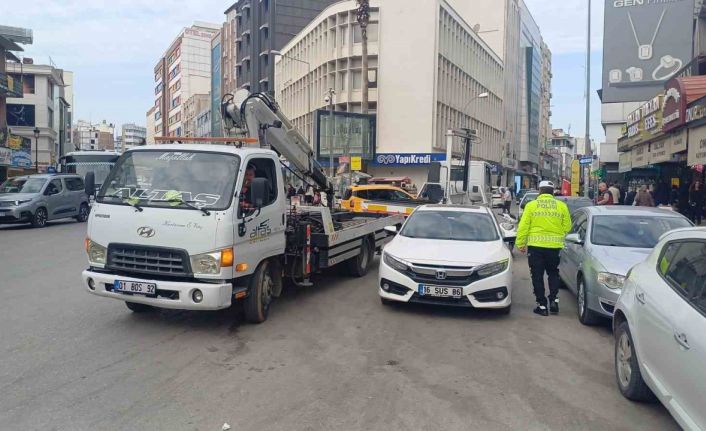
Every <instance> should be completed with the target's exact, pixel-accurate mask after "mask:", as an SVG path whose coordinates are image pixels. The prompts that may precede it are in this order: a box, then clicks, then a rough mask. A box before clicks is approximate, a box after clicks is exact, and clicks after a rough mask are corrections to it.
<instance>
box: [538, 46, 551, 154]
mask: <svg viewBox="0 0 706 431" xmlns="http://www.w3.org/2000/svg"><path fill="white" fill-rule="evenodd" d="M540 48H541V50H542V80H541V85H540V99H539V145H540V147H541V148H544V147H545V146H546V144H547V142H549V141H550V140H551V139H552V137H553V134H552V125H551V116H552V111H551V105H552V52H551V51H550V50H549V46H548V45H547V44H546V43H544V41H542V42H541V46H540Z"/></svg>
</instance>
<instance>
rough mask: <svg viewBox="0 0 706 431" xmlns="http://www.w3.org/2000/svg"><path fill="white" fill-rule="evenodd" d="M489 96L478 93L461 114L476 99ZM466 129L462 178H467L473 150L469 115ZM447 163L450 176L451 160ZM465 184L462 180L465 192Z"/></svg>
mask: <svg viewBox="0 0 706 431" xmlns="http://www.w3.org/2000/svg"><path fill="white" fill-rule="evenodd" d="M489 95H490V94H488V92H487V91H485V92H483V93H480V94H477V95H475V96H473V97H471V100H469V101H468V102H466V104H465V105H464V106H463V108H462V109H461V112H463V111H465V110H466V108H468V107H469V106H470V105H471V103H473V101H475V100H477V99H487V98H488V96H489ZM466 129H467V130H468V133H466V136H464V138H463V143H464V151H465V152H466V157H465V159H466V160H465V162H466V163H465V166H464V168H463V171H464V178H466V177H468V172H469V168H470V166H468V165H469V164H470V162H471V151H472V150H473V140H472V139H471V136H470V129H471V116H470V115H469V116H468V123H467V124H466ZM448 162H449V174H450V172H451V160H448ZM467 183H468V182H467V181H466V180H465V179H464V191H466V190H465V187H467Z"/></svg>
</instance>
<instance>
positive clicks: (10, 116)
mask: <svg viewBox="0 0 706 431" xmlns="http://www.w3.org/2000/svg"><path fill="white" fill-rule="evenodd" d="M7 125H8V126H30V127H34V125H35V124H34V105H15V104H11V103H8V104H7Z"/></svg>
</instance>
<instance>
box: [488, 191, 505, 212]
mask: <svg viewBox="0 0 706 431" xmlns="http://www.w3.org/2000/svg"><path fill="white" fill-rule="evenodd" d="M504 203H505V201H504V200H503V194H502V192H501V191H500V187H493V189H492V195H491V197H490V205H491V206H492V207H493V208H500V207H502V206H503V204H504Z"/></svg>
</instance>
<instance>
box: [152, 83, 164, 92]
mask: <svg viewBox="0 0 706 431" xmlns="http://www.w3.org/2000/svg"><path fill="white" fill-rule="evenodd" d="M163 89H164V83H163V82H160V83H159V84H157V86H156V87H154V94H159V93H160V92H161V91H162V90H163Z"/></svg>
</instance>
